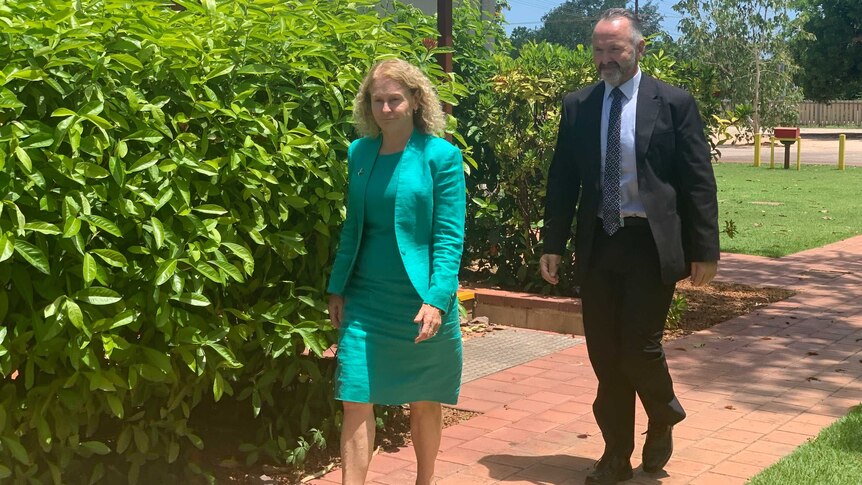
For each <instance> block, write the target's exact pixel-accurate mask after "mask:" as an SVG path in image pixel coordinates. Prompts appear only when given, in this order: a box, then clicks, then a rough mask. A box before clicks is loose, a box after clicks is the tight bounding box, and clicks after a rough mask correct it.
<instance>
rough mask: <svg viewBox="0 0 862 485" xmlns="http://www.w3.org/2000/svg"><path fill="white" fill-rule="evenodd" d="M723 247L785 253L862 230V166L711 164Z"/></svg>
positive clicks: (761, 254) (735, 251)
mask: <svg viewBox="0 0 862 485" xmlns="http://www.w3.org/2000/svg"><path fill="white" fill-rule="evenodd" d="M713 167H714V168H715V177H716V181H717V182H718V208H719V215H718V220H719V225H720V227H721V228H722V229H724V227H725V224H726V223H727V222H728V221H733V223H734V225H735V227H736V235H735V237H733V238H732V239H731V238H730V237H728V236H727V234H725V233H722V234H721V250H722V251H727V252H731V253H744V254H755V255H760V256H771V257H781V256H786V255H788V254H792V253H796V252H799V251H803V250H805V249H811V248H816V247H819V246H823V245H825V244H829V243H833V242H836V241H840V240H842V239H846V238H848V237H852V236H856V235H859V234H862V196H860V188H862V168H860V167H847V169H846V170H844V171H843V172H842V171H839V170H837V169H836V168H835V166H828V165H803V166H802V170H800V171H798V172H797V171H796V170H795V169H793V168H791V169H790V170H784V169H769V168H768V167H759V168H756V167H753V166H751V165H743V164H736V163H718V164H715V165H713Z"/></svg>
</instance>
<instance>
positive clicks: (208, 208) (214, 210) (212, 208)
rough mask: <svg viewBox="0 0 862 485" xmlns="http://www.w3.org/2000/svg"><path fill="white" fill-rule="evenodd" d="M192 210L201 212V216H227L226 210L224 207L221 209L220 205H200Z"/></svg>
mask: <svg viewBox="0 0 862 485" xmlns="http://www.w3.org/2000/svg"><path fill="white" fill-rule="evenodd" d="M194 210H196V211H198V212H201V213H203V214H215V215H218V216H220V215H223V214H227V210H226V209H225V208H224V207H222V206H220V205H216V204H204V205H200V206H198V207H195V208H194Z"/></svg>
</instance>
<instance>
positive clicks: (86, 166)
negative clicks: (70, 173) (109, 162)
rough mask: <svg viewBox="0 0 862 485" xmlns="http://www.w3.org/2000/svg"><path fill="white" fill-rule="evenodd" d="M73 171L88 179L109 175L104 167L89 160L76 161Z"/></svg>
mask: <svg viewBox="0 0 862 485" xmlns="http://www.w3.org/2000/svg"><path fill="white" fill-rule="evenodd" d="M75 171H76V172H78V173H79V174H81V175H83V176H84V177H87V178H90V179H103V178H106V177H109V176H110V175H111V173H110V172H108V171H107V170H106V169H105V168H103V167H101V166H99V165H96V164H95V163H89V162H78V163H77V164H75Z"/></svg>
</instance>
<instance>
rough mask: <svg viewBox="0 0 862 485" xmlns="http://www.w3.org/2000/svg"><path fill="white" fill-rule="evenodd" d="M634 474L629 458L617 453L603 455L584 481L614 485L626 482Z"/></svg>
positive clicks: (596, 484)
mask: <svg viewBox="0 0 862 485" xmlns="http://www.w3.org/2000/svg"><path fill="white" fill-rule="evenodd" d="M632 476H634V473H633V472H632V464H631V462H630V461H629V459H628V458H624V457H622V456H616V455H607V456H603V457H602V459H601V460H599V462H598V463H597V464H596V469H595V470H593V472H592V473H590V474H589V475H588V476H587V479H586V480H585V481H584V483H585V484H587V485H614V484H616V483H617V482H624V481H626V480H628V479H629V478H631V477H632Z"/></svg>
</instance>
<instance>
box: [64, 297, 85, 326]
mask: <svg viewBox="0 0 862 485" xmlns="http://www.w3.org/2000/svg"><path fill="white" fill-rule="evenodd" d="M64 306H65V308H66V317H67V318H68V319H69V321H70V322H72V325H74V326H76V327H78V328H80V329H83V328H84V313H83V312H82V311H81V307H79V306H78V304H77V303H75V302H74V301H72V300H68V299H67V300H66V302H65V305H64Z"/></svg>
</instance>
